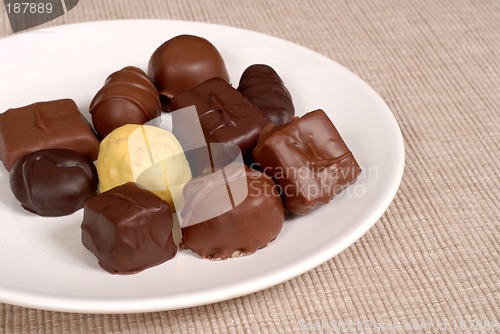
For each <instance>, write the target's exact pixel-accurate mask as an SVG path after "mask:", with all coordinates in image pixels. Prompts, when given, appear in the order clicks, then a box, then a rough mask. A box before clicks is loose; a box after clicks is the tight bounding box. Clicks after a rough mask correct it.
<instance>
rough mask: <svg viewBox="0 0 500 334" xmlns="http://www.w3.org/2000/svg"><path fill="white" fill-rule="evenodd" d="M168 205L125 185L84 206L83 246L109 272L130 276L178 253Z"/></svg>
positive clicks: (143, 191)
mask: <svg viewBox="0 0 500 334" xmlns="http://www.w3.org/2000/svg"><path fill="white" fill-rule="evenodd" d="M172 225H173V223H172V216H171V214H170V209H169V207H168V204H167V202H165V201H163V200H162V199H160V198H159V197H158V196H156V195H155V194H153V193H152V192H150V191H148V190H145V189H142V188H140V187H139V186H137V185H136V184H135V183H132V182H129V183H125V184H123V185H121V186H119V187H116V188H113V189H111V190H108V191H106V192H104V193H101V194H99V195H97V196H95V197H93V198H91V199H89V200H88V201H87V202H86V203H85V207H84V211H83V222H82V226H81V228H82V243H83V245H84V246H85V247H86V248H87V249H89V250H90V251H91V252H92V253H93V254H94V255H95V256H96V257H97V259H98V261H99V265H100V266H101V267H102V268H104V269H105V270H107V271H109V272H110V273H113V274H114V273H117V274H133V273H137V272H140V271H142V270H144V269H146V268H149V267H152V266H155V265H158V264H160V263H162V262H165V261H167V260H170V259H171V258H173V257H174V255H175V254H176V252H177V246H176V245H175V244H174V241H173V237H172Z"/></svg>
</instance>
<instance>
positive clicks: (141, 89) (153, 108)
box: [89, 66, 161, 138]
mask: <svg viewBox="0 0 500 334" xmlns="http://www.w3.org/2000/svg"><path fill="white" fill-rule="evenodd" d="M89 112H90V114H91V115H92V123H93V125H94V128H95V130H96V131H97V133H98V134H99V135H100V136H101V137H102V138H104V137H106V136H107V135H108V134H109V133H110V132H111V131H113V130H114V129H116V128H118V127H120V126H122V125H125V124H144V123H146V122H148V121H150V120H152V119H154V118H156V117H159V116H160V114H161V104H160V97H159V95H158V92H157V91H156V88H155V86H154V85H153V83H152V82H151V81H150V80H149V78H148V76H147V75H146V73H144V71H143V70H141V69H140V68H138V67H134V66H127V67H124V68H123V69H121V70H119V71H116V72H114V73H112V74H111V75H110V76H109V77H108V78H107V79H106V82H105V83H104V86H103V87H102V88H101V89H100V90H99V91H98V92H97V94H96V96H95V97H94V99H93V100H92V102H91V103H90V108H89Z"/></svg>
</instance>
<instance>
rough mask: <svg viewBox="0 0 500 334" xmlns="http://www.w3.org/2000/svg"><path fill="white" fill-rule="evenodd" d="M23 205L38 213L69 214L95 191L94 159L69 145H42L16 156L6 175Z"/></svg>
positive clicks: (81, 205)
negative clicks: (48, 146) (51, 146)
mask: <svg viewBox="0 0 500 334" xmlns="http://www.w3.org/2000/svg"><path fill="white" fill-rule="evenodd" d="M9 181H10V187H11V189H12V192H13V193H14V196H15V197H16V198H17V199H18V200H19V202H21V205H22V206H23V208H25V209H26V210H28V211H31V212H33V213H36V214H39V215H40V216H48V217H57V216H64V215H69V214H71V213H73V212H75V211H76V210H78V209H81V208H82V207H83V205H84V203H85V201H86V200H87V199H89V198H90V197H92V196H94V195H96V193H97V184H98V181H97V171H96V168H95V166H94V163H93V161H92V160H91V159H90V158H88V157H85V156H83V155H81V154H80V153H78V152H76V151H72V150H68V149H45V150H40V151H36V152H33V153H30V154H28V155H26V156H24V157H23V158H21V159H19V160H18V161H17V162H16V163H15V164H14V166H13V167H12V169H11V171H10V175H9Z"/></svg>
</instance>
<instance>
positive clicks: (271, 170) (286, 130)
mask: <svg viewBox="0 0 500 334" xmlns="http://www.w3.org/2000/svg"><path fill="white" fill-rule="evenodd" d="M253 154H254V157H255V161H256V162H257V166H258V168H260V169H261V170H262V171H263V172H265V173H266V174H268V175H270V176H271V177H272V178H273V180H274V182H275V183H276V184H277V185H278V188H279V189H280V192H281V198H282V199H283V204H284V205H285V208H286V209H287V210H288V211H289V212H291V213H293V214H297V215H304V214H306V213H308V212H310V211H312V210H314V209H316V208H317V207H319V206H321V205H323V204H326V203H328V202H329V201H330V200H332V198H333V197H334V196H335V194H337V193H339V192H340V191H342V190H343V189H344V188H345V187H347V186H349V185H350V184H352V183H354V182H355V181H356V179H357V177H358V175H359V174H360V173H361V168H360V167H359V165H358V163H357V162H356V160H355V159H354V156H353V155H352V152H351V151H350V150H349V148H347V146H346V144H345V143H344V141H343V140H342V138H341V137H340V134H339V133H338V131H337V129H336V128H335V126H334V125H333V123H332V122H331V120H330V119H329V118H328V116H327V115H326V114H325V112H324V111H323V110H321V109H318V110H316V111H313V112H310V113H308V114H306V115H304V116H302V117H301V118H298V117H294V118H292V120H291V122H290V123H288V124H284V125H281V126H279V127H276V126H274V125H270V126H267V127H266V128H265V129H264V130H262V132H261V134H260V137H259V142H258V143H257V147H256V148H255V150H254V153H253Z"/></svg>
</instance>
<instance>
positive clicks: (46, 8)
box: [5, 2, 52, 14]
mask: <svg viewBox="0 0 500 334" xmlns="http://www.w3.org/2000/svg"><path fill="white" fill-rule="evenodd" d="M5 7H6V8H7V13H8V14H11V13H14V14H28V13H30V14H50V13H52V4H51V3H50V2H47V3H36V2H14V3H8V4H6V5H5Z"/></svg>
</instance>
